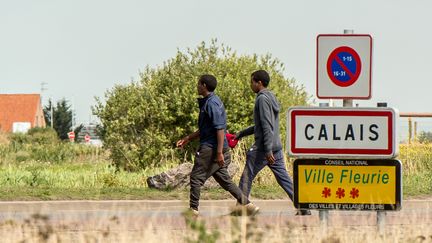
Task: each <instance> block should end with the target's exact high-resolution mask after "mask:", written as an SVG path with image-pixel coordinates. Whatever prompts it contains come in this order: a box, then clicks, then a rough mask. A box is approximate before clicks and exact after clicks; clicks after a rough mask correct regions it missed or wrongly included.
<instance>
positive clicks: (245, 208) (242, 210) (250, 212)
mask: <svg viewBox="0 0 432 243" xmlns="http://www.w3.org/2000/svg"><path fill="white" fill-rule="evenodd" d="M258 211H259V207H257V206H255V205H254V204H253V203H248V204H246V205H241V204H239V203H237V204H236V206H235V207H234V208H233V210H232V211H231V213H230V214H231V215H232V216H241V215H247V216H254V215H255V214H257V213H258Z"/></svg>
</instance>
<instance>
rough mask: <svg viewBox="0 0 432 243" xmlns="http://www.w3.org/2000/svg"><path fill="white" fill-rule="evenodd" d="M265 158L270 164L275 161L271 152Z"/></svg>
mask: <svg viewBox="0 0 432 243" xmlns="http://www.w3.org/2000/svg"><path fill="white" fill-rule="evenodd" d="M266 160H267V162H268V163H269V164H270V165H272V164H274V162H275V161H276V160H275V157H274V156H273V153H272V152H270V153H269V154H267V155H266Z"/></svg>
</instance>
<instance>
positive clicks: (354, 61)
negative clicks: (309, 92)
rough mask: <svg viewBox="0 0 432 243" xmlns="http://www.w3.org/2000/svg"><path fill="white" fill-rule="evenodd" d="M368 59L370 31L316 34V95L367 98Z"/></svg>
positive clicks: (370, 70)
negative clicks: (362, 33) (367, 33)
mask: <svg viewBox="0 0 432 243" xmlns="http://www.w3.org/2000/svg"><path fill="white" fill-rule="evenodd" d="M371 62H372V37H371V36H370V35H318V37H317V96H318V98H328V99H330V98H334V99H370V97H371V79H372V65H371Z"/></svg>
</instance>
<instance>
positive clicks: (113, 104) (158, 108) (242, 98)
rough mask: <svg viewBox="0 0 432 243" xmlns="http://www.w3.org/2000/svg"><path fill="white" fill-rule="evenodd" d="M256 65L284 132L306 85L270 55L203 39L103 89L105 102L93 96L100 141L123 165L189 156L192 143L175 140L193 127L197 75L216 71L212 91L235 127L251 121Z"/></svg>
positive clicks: (303, 97)
mask: <svg viewBox="0 0 432 243" xmlns="http://www.w3.org/2000/svg"><path fill="white" fill-rule="evenodd" d="M258 69H265V70H267V71H268V72H269V73H270V75H271V79H272V81H271V83H270V89H272V90H273V91H274V92H275V94H276V96H277V97H278V99H279V101H280V103H281V105H282V111H284V112H283V114H281V125H282V131H281V133H284V129H285V128H284V127H285V122H284V120H285V114H286V110H287V108H289V107H290V106H293V105H306V104H307V101H308V99H309V96H308V95H307V93H306V92H305V90H304V88H303V87H300V86H298V85H297V84H296V82H295V80H294V79H288V78H285V77H284V75H283V73H282V72H283V65H282V63H281V62H280V61H279V60H277V59H275V58H272V57H271V56H270V55H265V56H257V55H238V54H237V53H236V52H234V51H232V50H231V49H230V48H229V47H226V46H224V45H221V46H219V45H217V43H216V41H212V43H211V45H210V46H208V45H206V44H205V43H204V42H203V43H202V44H201V45H199V46H198V47H197V48H196V49H194V50H192V49H188V50H187V51H186V52H185V53H183V52H181V51H178V52H177V55H176V56H175V57H174V58H172V59H170V60H168V61H167V62H164V64H163V65H162V66H160V67H158V68H155V69H151V68H149V67H147V68H146V69H145V70H144V72H142V73H141V74H140V76H141V80H139V81H138V82H132V83H130V84H127V85H117V86H115V87H114V88H113V89H112V90H109V91H107V92H106V93H105V99H104V100H105V101H106V102H105V103H102V101H101V99H97V105H96V106H95V107H94V112H95V114H96V115H97V116H98V117H99V118H100V120H101V122H102V124H103V127H104V146H106V147H107V148H108V149H109V150H110V152H111V157H112V159H113V161H114V163H115V164H116V165H117V166H118V167H121V168H125V169H127V170H136V169H140V168H145V167H147V166H154V165H156V166H159V165H162V164H163V163H166V162H168V161H169V162H180V161H182V160H183V159H184V158H190V157H191V155H192V154H193V151H192V150H193V149H194V146H188V147H187V149H186V150H181V151H180V150H177V149H175V142H176V141H177V140H178V139H180V138H181V137H183V136H185V135H187V134H188V133H191V132H193V131H195V130H196V129H197V117H198V111H199V110H198V105H197V102H196V98H197V97H198V95H197V91H196V84H197V80H198V78H199V76H200V75H202V74H206V73H209V74H213V75H215V76H216V78H217V79H218V81H219V83H218V87H217V89H216V94H218V95H219V96H220V97H221V99H222V101H223V102H224V104H225V108H226V112H227V119H228V130H230V131H237V130H239V129H241V128H244V127H246V126H249V125H252V124H253V115H252V114H253V106H254V99H255V94H254V93H253V92H252V91H251V89H250V75H251V73H252V72H253V71H255V70H258ZM281 137H285V136H281Z"/></svg>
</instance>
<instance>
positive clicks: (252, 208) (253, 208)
mask: <svg viewBox="0 0 432 243" xmlns="http://www.w3.org/2000/svg"><path fill="white" fill-rule="evenodd" d="M244 207H245V208H246V211H247V212H248V215H255V214H257V213H258V212H259V207H258V206H256V205H255V204H253V203H248V204H246V205H245V206H244Z"/></svg>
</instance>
